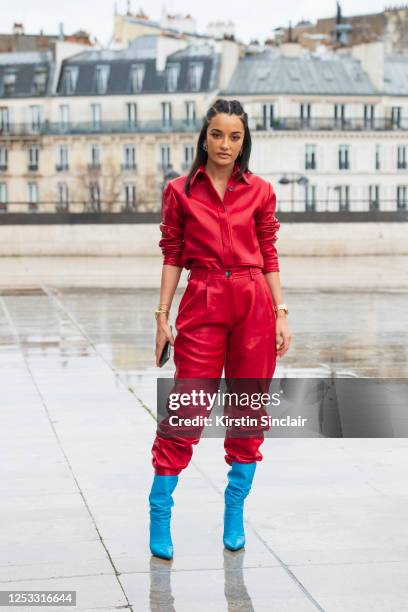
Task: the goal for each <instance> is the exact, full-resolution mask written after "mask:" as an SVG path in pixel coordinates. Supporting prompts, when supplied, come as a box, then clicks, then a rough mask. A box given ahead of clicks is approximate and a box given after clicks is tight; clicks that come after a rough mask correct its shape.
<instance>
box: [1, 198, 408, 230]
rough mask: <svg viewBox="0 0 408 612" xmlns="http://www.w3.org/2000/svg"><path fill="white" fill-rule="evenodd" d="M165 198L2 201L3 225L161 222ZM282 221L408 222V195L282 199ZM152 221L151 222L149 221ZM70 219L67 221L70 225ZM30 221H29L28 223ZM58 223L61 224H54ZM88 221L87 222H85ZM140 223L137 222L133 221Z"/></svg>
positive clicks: (280, 210) (278, 208) (280, 207)
mask: <svg viewBox="0 0 408 612" xmlns="http://www.w3.org/2000/svg"><path fill="white" fill-rule="evenodd" d="M160 209H161V196H160V195H159V194H158V195H157V197H156V198H155V199H149V198H137V199H135V200H133V199H129V200H126V199H125V198H113V197H112V199H111V200H110V201H106V200H102V199H100V200H98V199H94V200H90V199H86V198H84V199H82V200H76V199H75V200H74V199H70V200H69V201H66V202H61V201H59V200H57V201H54V200H53V201H51V200H49V201H47V200H41V201H39V202H38V203H37V202H27V201H8V202H4V201H3V202H0V225H1V224H4V223H11V222H12V221H11V220H12V219H13V218H16V217H17V222H20V221H19V219H20V218H21V222H22V223H24V222H25V221H24V218H25V217H26V216H27V213H30V212H35V214H36V215H37V216H40V217H42V218H43V219H45V221H44V222H47V221H46V219H47V218H48V217H49V218H52V217H54V216H55V217H57V216H58V214H61V212H64V213H65V214H67V215H71V216H72V218H76V217H77V218H80V217H82V218H85V217H87V218H88V219H89V222H91V221H90V219H91V218H93V217H95V218H96V222H97V221H98V216H100V215H107V216H109V215H110V216H111V217H115V216H116V215H119V214H121V213H123V212H125V211H127V212H129V211H131V212H133V213H134V214H136V215H138V219H139V222H141V223H147V222H152V223H156V222H159V220H160ZM276 215H277V218H278V220H279V221H280V222H282V223H284V222H285V221H302V222H325V223H326V222H328V223H331V222H351V221H355V222H377V221H381V222H400V221H404V222H408V194H407V195H405V194H403V195H401V197H400V198H399V199H381V200H371V201H369V200H356V199H348V200H347V199H342V200H341V201H339V199H337V198H336V199H333V198H330V199H328V200H327V199H320V198H319V199H318V198H316V199H310V200H307V201H305V200H304V199H299V198H295V199H293V200H292V199H288V198H286V199H283V198H280V200H279V203H278V206H277V211H276ZM149 219H150V221H148V220H149ZM68 221H69V220H68V217H67V222H68ZM27 222H29V220H28V221H27ZM50 222H55V223H57V222H58V221H50ZM84 222H86V221H84ZM132 222H137V221H132Z"/></svg>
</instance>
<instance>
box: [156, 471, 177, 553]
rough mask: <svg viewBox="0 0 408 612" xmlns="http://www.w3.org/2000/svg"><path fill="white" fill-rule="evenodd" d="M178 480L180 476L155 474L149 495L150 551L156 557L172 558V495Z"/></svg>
mask: <svg viewBox="0 0 408 612" xmlns="http://www.w3.org/2000/svg"><path fill="white" fill-rule="evenodd" d="M177 482H178V476H162V475H160V474H155V475H154V480H153V485H152V489H151V491H150V495H149V503H150V551H151V553H152V555H154V556H155V557H161V558H162V559H172V557H173V542H172V540H171V533H170V519H171V509H172V507H173V506H174V501H173V498H172V496H171V494H172V493H173V491H174V489H175V488H176V485H177Z"/></svg>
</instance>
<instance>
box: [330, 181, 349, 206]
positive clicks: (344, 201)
mask: <svg viewBox="0 0 408 612" xmlns="http://www.w3.org/2000/svg"><path fill="white" fill-rule="evenodd" d="M334 190H335V191H336V192H337V202H338V206H339V208H338V209H339V211H340V210H349V208H350V195H349V194H350V187H349V185H337V186H336V187H335V188H334Z"/></svg>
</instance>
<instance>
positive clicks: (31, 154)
mask: <svg viewBox="0 0 408 612" xmlns="http://www.w3.org/2000/svg"><path fill="white" fill-rule="evenodd" d="M27 153H28V170H29V171H30V172H35V171H36V170H38V147H37V145H31V146H29V147H28V150H27Z"/></svg>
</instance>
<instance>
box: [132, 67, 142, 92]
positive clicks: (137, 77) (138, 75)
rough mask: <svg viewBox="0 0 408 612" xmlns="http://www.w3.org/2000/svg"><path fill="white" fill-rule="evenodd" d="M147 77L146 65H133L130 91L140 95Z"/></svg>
mask: <svg viewBox="0 0 408 612" xmlns="http://www.w3.org/2000/svg"><path fill="white" fill-rule="evenodd" d="M144 75H145V66H144V64H132V65H131V67H130V91H131V92H132V93H138V92H140V91H142V89H143V80H144Z"/></svg>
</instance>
